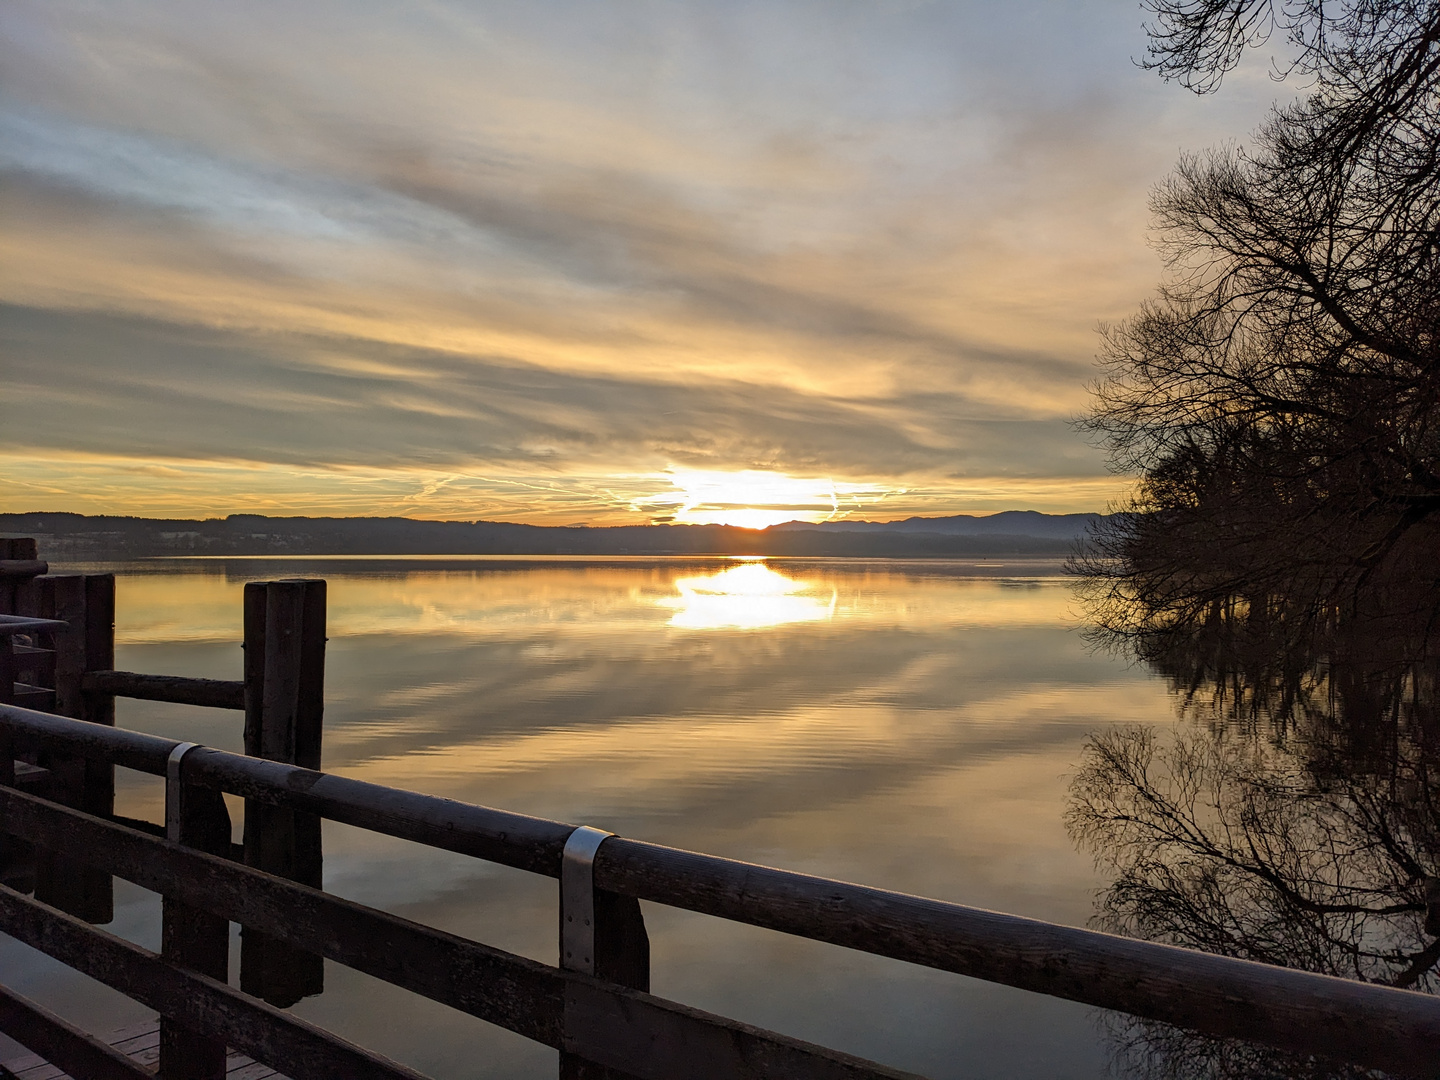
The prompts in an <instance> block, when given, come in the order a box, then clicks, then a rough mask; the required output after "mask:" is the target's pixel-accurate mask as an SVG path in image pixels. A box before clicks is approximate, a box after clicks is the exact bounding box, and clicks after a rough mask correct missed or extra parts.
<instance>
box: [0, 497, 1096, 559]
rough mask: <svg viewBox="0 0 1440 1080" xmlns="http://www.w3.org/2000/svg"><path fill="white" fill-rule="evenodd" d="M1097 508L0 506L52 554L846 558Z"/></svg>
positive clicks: (1037, 548)
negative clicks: (534, 511)
mask: <svg viewBox="0 0 1440 1080" xmlns="http://www.w3.org/2000/svg"><path fill="white" fill-rule="evenodd" d="M1102 519H1103V515H1101V514H1041V513H1037V512H1035V511H1033V510H1007V511H1005V512H1003V513H999V514H992V515H990V516H988V517H972V516H970V515H967V514H957V515H955V516H954V517H935V518H921V517H912V518H907V519H906V520H904V521H888V522H878V521H831V522H825V523H822V524H812V523H810V522H804V521H790V522H786V523H785V524H783V525H773V526H771V527H770V528H768V529H741V528H736V527H734V526H729V525H621V526H613V527H588V526H543V525H516V524H511V523H507V522H496V521H473V522H465V521H416V520H413V519H411V518H309V517H285V518H280V517H263V516H260V515H257V514H231V515H230V516H229V517H226V518H207V519H204V520H176V519H169V518H136V517H110V516H97V517H90V516H86V515H84V514H46V513H33V514H0V535H9V536H33V537H35V538H36V540H38V541H39V546H40V557H41V558H49V559H53V560H56V561H62V562H63V561H78V560H91V559H121V558H147V557H158V556H167V555H168V556H175V555H236V556H244V555H777V556H779V555H789V556H816V557H830V556H844V557H851V558H857V557H858V558H947V557H948V558H986V557H994V556H1064V555H1067V554H1069V553H1070V552H1071V551H1072V550H1073V549H1074V547H1075V545H1076V543H1077V541H1078V540H1079V539H1080V538H1081V537H1082V536H1083V535H1084V534H1085V532H1086V530H1087V529H1088V528H1090V527H1091V526H1092V525H1094V524H1095V523H1097V522H1099V521H1101V520H1102Z"/></svg>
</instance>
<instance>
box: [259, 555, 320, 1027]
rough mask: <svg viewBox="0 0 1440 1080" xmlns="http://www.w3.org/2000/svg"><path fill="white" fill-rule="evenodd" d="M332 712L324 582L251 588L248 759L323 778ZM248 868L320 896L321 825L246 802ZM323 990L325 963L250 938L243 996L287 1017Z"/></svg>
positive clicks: (265, 584)
mask: <svg viewBox="0 0 1440 1080" xmlns="http://www.w3.org/2000/svg"><path fill="white" fill-rule="evenodd" d="M324 709H325V582H324V581H318V580H291V581H252V582H250V583H249V584H247V585H246V586H245V753H246V754H249V755H250V756H252V757H263V758H268V759H269V760H271V761H283V762H287V763H289V764H292V765H300V766H302V767H304V768H307V769H319V768H320V744H321V727H322V721H323V716H324ZM245 864H246V865H247V866H253V867H255V868H256V869H259V870H265V871H268V872H269V873H272V874H278V875H279V876H281V877H285V878H289V879H290V880H291V881H298V882H300V883H302V884H304V885H312V886H314V887H316V888H320V887H321V884H322V881H321V877H322V875H321V870H322V866H321V852H320V819H319V818H318V817H316V816H315V815H313V814H305V813H299V812H296V811H294V810H291V809H288V808H285V807H278V806H271V805H269V804H268V803H263V802H260V801H258V800H255V799H247V800H246V802H245ZM324 986H325V967H324V960H323V959H322V958H321V957H319V956H316V955H314V954H312V953H306V952H301V951H300V950H297V949H295V948H293V947H291V946H289V945H286V944H285V943H283V942H280V941H277V940H275V939H274V938H271V937H267V936H266V935H264V934H261V933H259V932H258V931H255V930H251V929H249V928H247V929H245V930H244V931H242V936H241V943H240V989H242V990H244V991H245V992H246V993H247V994H253V995H255V996H256V997H259V998H263V999H264V1000H266V1001H268V1002H269V1003H270V1004H272V1005H276V1006H279V1007H281V1008H287V1007H289V1006H291V1005H293V1004H295V1003H296V1002H297V1001H299V1000H300V999H301V998H303V997H308V996H309V995H311V994H318V993H320V992H321V991H322V990H323V989H324Z"/></svg>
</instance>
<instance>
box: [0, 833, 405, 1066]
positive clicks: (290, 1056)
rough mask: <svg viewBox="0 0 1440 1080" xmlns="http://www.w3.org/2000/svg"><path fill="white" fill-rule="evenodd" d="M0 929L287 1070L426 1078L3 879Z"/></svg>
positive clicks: (85, 972) (160, 1010) (87, 973)
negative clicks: (7, 884)
mask: <svg viewBox="0 0 1440 1080" xmlns="http://www.w3.org/2000/svg"><path fill="white" fill-rule="evenodd" d="M136 835H140V834H136ZM181 850H183V849H181ZM216 861H217V862H219V861H221V860H218V859H217V860H216ZM0 930H3V932H5V933H7V934H9V935H10V936H11V937H14V938H16V939H17V940H19V941H22V942H24V943H25V944H27V945H29V946H31V947H32V948H35V949H39V950H40V951H41V952H43V953H45V954H47V955H48V956H52V957H54V958H55V959H57V960H59V961H61V962H62V963H65V964H68V965H69V966H71V967H73V968H75V969H76V970H77V971H80V972H82V973H83V974H85V975H89V976H90V977H91V978H92V979H97V980H99V981H100V982H103V983H105V984H106V985H107V986H111V987H114V988H115V989H116V990H119V991H120V992H121V993H124V994H127V995H128V996H130V997H132V998H134V999H135V1000H136V1001H139V1002H140V1003H141V1004H143V1005H145V1006H147V1007H148V1008H151V1009H154V1010H155V1011H156V1012H159V1013H160V1014H161V1015H165V1016H175V1017H178V1018H180V1019H182V1020H183V1021H184V1022H185V1023H187V1024H189V1025H191V1026H192V1027H195V1028H200V1029H203V1030H205V1031H209V1032H212V1033H214V1034H215V1035H216V1036H217V1037H219V1038H222V1039H224V1040H225V1041H226V1042H227V1043H228V1044H229V1045H231V1046H234V1047H237V1048H239V1049H241V1050H243V1051H245V1052H246V1053H247V1054H250V1055H251V1056H252V1057H254V1058H256V1059H257V1060H260V1061H264V1062H266V1063H267V1064H270V1065H272V1066H274V1067H275V1068H277V1069H280V1070H281V1071H283V1072H285V1073H288V1074H290V1075H292V1076H327V1077H328V1076H337V1077H338V1076H343V1077H346V1078H347V1080H424V1078H423V1076H422V1075H421V1074H420V1073H417V1072H415V1071H414V1070H413V1069H409V1068H407V1067H405V1066H404V1065H401V1064H399V1063H398V1062H394V1061H390V1060H388V1059H386V1058H383V1057H381V1056H380V1055H378V1054H374V1053H371V1052H369V1051H367V1050H364V1049H362V1048H361V1047H358V1046H355V1045H354V1044H353V1043H349V1042H346V1041H345V1040H343V1039H341V1038H339V1037H338V1036H336V1035H333V1034H331V1033H330V1032H328V1031H324V1030H323V1029H321V1028H317V1027H315V1026H314V1025H313V1024H309V1023H306V1022H305V1021H303V1020H300V1019H297V1018H296V1017H293V1016H290V1015H288V1014H286V1013H284V1012H282V1011H281V1010H279V1009H276V1008H274V1007H273V1006H270V1005H266V1004H265V1003H264V1002H260V1001H256V1000H254V999H253V998H250V997H248V996H246V995H244V994H242V993H240V992H239V991H237V990H234V989H231V988H230V987H229V986H226V985H225V984H224V983H222V982H219V981H218V980H215V979H211V978H209V977H207V976H205V975H199V974H195V973H193V972H189V971H185V970H184V969H182V968H177V967H174V966H172V965H171V964H168V963H166V962H165V961H164V960H162V959H161V958H160V957H159V956H157V955H156V954H155V953H153V952H150V951H149V950H148V949H143V948H141V947H140V946H138V945H135V944H132V943H131V942H128V941H126V940H124V939H123V938H118V937H116V936H115V935H113V934H109V933H106V932H105V931H104V930H99V929H96V928H95V927H93V926H88V925H86V924H85V923H83V922H81V921H80V920H79V919H76V918H74V917H73V916H71V915H66V914H65V913H64V912H62V911H58V910H56V909H54V908H51V907H48V906H46V905H45V904H42V903H40V902H39V901H36V900H31V899H30V898H28V897H26V896H22V895H21V894H20V893H17V892H15V890H13V889H8V888H6V887H5V886H3V885H0Z"/></svg>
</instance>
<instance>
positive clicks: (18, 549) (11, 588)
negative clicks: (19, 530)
mask: <svg viewBox="0 0 1440 1080" xmlns="http://www.w3.org/2000/svg"><path fill="white" fill-rule="evenodd" d="M38 557H39V552H38V550H37V548H36V545H35V541H34V539H33V538H32V537H28V536H27V537H15V538H13V539H9V540H6V539H0V559H15V560H19V561H23V562H34V561H36V560H37V559H38ZM33 576H34V571H33V570H30V571H28V572H25V573H23V574H20V575H18V576H13V577H12V576H11V575H9V574H4V573H0V615H18V614H19V609H18V608H17V607H16V606H15V590H16V589H17V588H18V587H19V585H20V583H21V582H22V581H26V580H28V579H29V578H31V577H33Z"/></svg>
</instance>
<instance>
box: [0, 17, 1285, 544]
mask: <svg viewBox="0 0 1440 1080" xmlns="http://www.w3.org/2000/svg"><path fill="white" fill-rule="evenodd" d="M832 7H833V6H832V5H827V4H800V3H794V2H791V0H781V2H778V3H770V4H751V5H747V4H741V5H738V6H737V5H734V4H728V3H727V4H713V3H709V2H707V0H697V2H696V3H691V4H679V5H658V6H657V5H648V4H640V5H636V4H626V3H621V4H620V6H619V7H618V8H615V7H613V6H612V5H586V4H575V3H571V2H569V0H565V2H562V3H560V4H558V5H544V4H542V5H534V4H508V3H495V4H482V5H474V4H469V5H467V4H461V3H455V2H452V0H435V2H434V3H426V4H422V5H406V4H401V5H381V6H380V7H378V8H375V9H374V10H370V9H366V13H365V14H364V15H363V17H362V16H356V15H354V14H353V13H352V12H350V10H349V9H348V8H346V7H344V6H343V5H342V6H341V7H339V8H335V9H333V10H332V9H331V8H329V7H327V6H326V5H325V4H323V3H317V2H315V0H300V2H291V3H285V4H278V3H271V2H269V0H265V2H261V3H257V4H228V5H226V4H221V5H213V4H212V5H194V4H185V3H177V2H173V0H156V2H154V3H146V4H104V5H94V4H86V3H79V2H73V0H13V2H11V3H7V4H6V5H5V7H4V15H3V23H4V28H3V33H0V72H3V79H0V83H3V85H0V91H3V93H0V177H3V179H4V185H3V191H4V194H3V197H0V510H4V511H11V512H19V511H46V512H55V511H72V512H78V513H88V514H132V515H141V516H163V517H173V518H181V517H207V516H224V515H226V514H231V513H268V514H274V515H287V514H294V515H317V516H318V515H337V516H392V515H393V516H405V517H418V518H436V519H449V520H455V519H459V520H467V521H473V520H488V521H520V522H528V523H532V524H546V525H574V524H594V525H618V524H643V523H646V522H651V521H655V522H662V521H673V522H679V523H705V522H722V523H728V524H735V525H743V526H747V527H752V528H753V527H761V526H765V525H770V524H775V523H777V522H782V521H786V520H791V519H794V520H801V521H812V522H813V521H824V520H833V519H835V518H837V517H838V518H844V517H855V516H857V515H858V516H863V517H869V518H899V517H905V516H909V515H913V514H924V515H942V514H955V513H975V512H989V511H996V510H1006V509H1033V510H1041V511H1046V512H1050V513H1070V512H1079V511H1092V510H1103V509H1104V508H1105V506H1106V504H1107V502H1109V501H1110V500H1111V499H1114V498H1117V497H1120V496H1122V495H1123V494H1124V492H1125V490H1126V489H1127V488H1128V487H1129V481H1128V479H1127V478H1125V477H1117V476H1113V475H1111V474H1110V473H1109V472H1108V471H1107V470H1106V467H1105V459H1104V454H1103V452H1102V451H1101V450H1100V449H1099V448H1096V447H1094V446H1091V445H1089V444H1087V443H1086V441H1085V439H1084V438H1083V437H1082V436H1081V435H1080V434H1078V433H1077V432H1076V430H1075V429H1074V428H1073V426H1072V425H1071V419H1072V418H1073V417H1074V416H1075V415H1077V414H1078V413H1079V412H1081V411H1083V409H1084V408H1085V405H1086V402H1087V400H1088V390H1087V386H1088V384H1089V382H1090V381H1091V380H1092V379H1093V378H1094V375H1095V367H1094V355H1095V351H1096V347H1097V343H1096V337H1095V326H1096V324H1097V323H1098V322H1104V321H1106V320H1115V319H1120V318H1123V317H1124V316H1125V315H1126V313H1128V312H1130V311H1132V310H1134V308H1135V306H1136V305H1137V304H1138V303H1139V302H1140V301H1141V299H1143V297H1145V296H1146V295H1148V294H1149V292H1150V291H1151V289H1152V287H1153V284H1154V281H1155V278H1156V274H1157V272H1158V270H1159V267H1158V265H1157V262H1156V259H1155V256H1154V253H1153V252H1152V251H1151V250H1150V249H1149V247H1148V246H1147V243H1146V229H1147V225H1146V222H1147V212H1146V209H1145V196H1146V192H1147V191H1148V190H1149V189H1150V188H1151V187H1152V186H1153V185H1154V184H1155V183H1157V182H1158V181H1159V180H1160V179H1161V178H1162V177H1163V176H1164V175H1165V173H1166V172H1167V171H1168V169H1169V168H1170V166H1171V162H1172V160H1173V157H1174V149H1175V146H1176V145H1177V143H1179V142H1186V143H1191V144H1204V143H1214V142H1218V141H1222V140H1223V139H1225V138H1227V137H1232V136H1237V135H1239V134H1241V133H1243V132H1245V131H1247V130H1249V129H1250V127H1251V126H1252V125H1253V122H1254V121H1255V120H1256V119H1257V118H1258V116H1259V115H1260V113H1261V109H1262V108H1263V107H1264V106H1265V105H1268V103H1269V101H1270V100H1271V99H1272V97H1273V95H1274V93H1275V91H1274V85H1273V83H1271V82H1269V81H1268V80H1267V79H1265V78H1264V77H1263V74H1264V73H1263V72H1262V73H1261V78H1260V80H1259V82H1258V83H1257V84H1256V86H1257V90H1256V93H1255V94H1254V95H1253V100H1252V99H1251V98H1247V96H1246V94H1245V93H1244V92H1243V88H1242V91H1241V92H1240V93H1231V94H1228V95H1227V96H1226V99H1225V102H1224V103H1223V104H1222V107H1221V109H1220V111H1218V112H1217V111H1216V109H1215V108H1212V107H1210V104H1209V103H1202V102H1198V101H1194V100H1192V97H1193V96H1192V95H1189V94H1188V92H1187V91H1185V90H1184V89H1183V88H1180V87H1166V86H1163V85H1161V84H1159V83H1158V82H1157V81H1156V80H1155V79H1154V78H1153V77H1151V76H1150V75H1149V73H1147V72H1144V71H1140V70H1138V69H1137V68H1136V67H1135V65H1134V64H1132V63H1131V57H1133V56H1134V55H1136V54H1137V50H1140V49H1143V44H1144V37H1143V32H1142V31H1141V29H1140V27H1139V25H1138V21H1137V20H1136V19H1135V18H1133V17H1132V15H1133V13H1132V12H1130V11H1129V10H1128V9H1127V7H1126V5H1120V6H1119V7H1115V6H1113V5H1112V6H1110V7H1105V6H1103V5H1100V6H1094V7H1091V6H1086V5H1077V6H1067V5H1059V6H1054V5H1052V6H1050V7H1049V8H1046V9H1045V15H1044V17H1043V18H1040V19H1038V20H1037V16H1036V12H1037V10H1038V9H1033V8H1032V6H1030V5H1024V4H1020V5H1005V4H980V3H976V2H966V3H956V4H873V5H858V6H857V5H850V6H843V5H842V7H843V8H844V13H843V15H841V14H837V13H836V11H835V10H832ZM622 27H623V28H624V29H623V30H621V28H622ZM819 43H823V45H821V44H819ZM1017 88H1020V90H1017ZM1021 90H1023V92H1020V91H1021ZM1226 110H1229V111H1228V112H1227V111H1226ZM1207 125H1208V126H1207ZM1056 176H1064V177H1065V178H1066V181H1065V182H1064V183H1063V184H1057V183H1055V181H1054V178H1055V177H1056Z"/></svg>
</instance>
